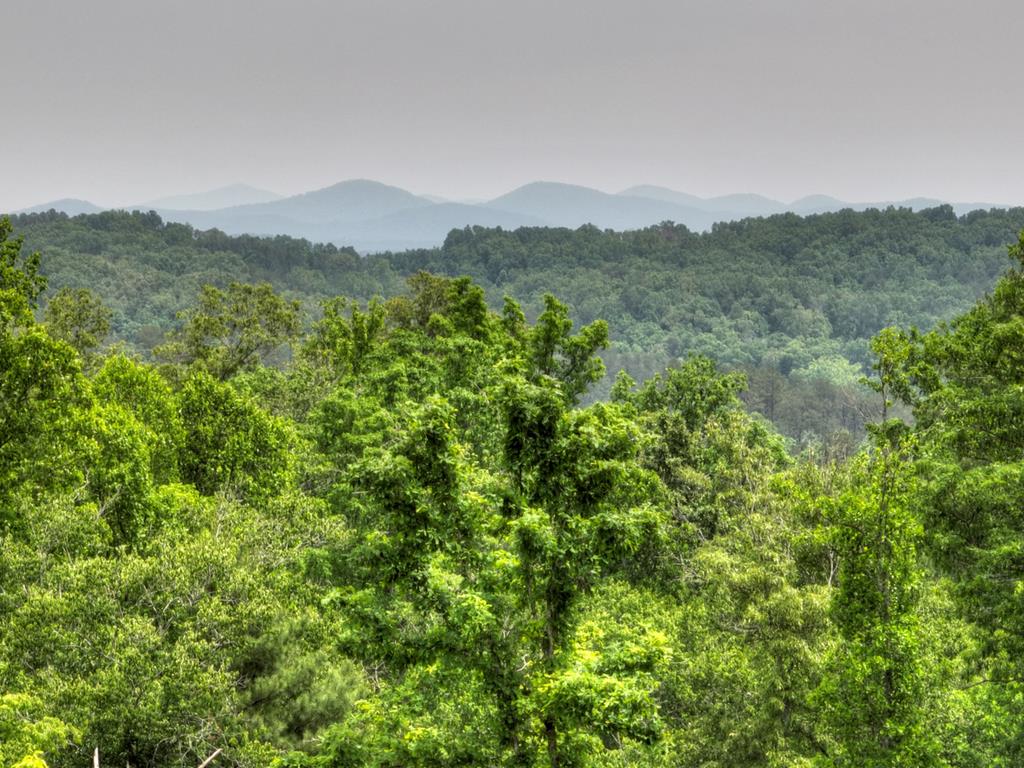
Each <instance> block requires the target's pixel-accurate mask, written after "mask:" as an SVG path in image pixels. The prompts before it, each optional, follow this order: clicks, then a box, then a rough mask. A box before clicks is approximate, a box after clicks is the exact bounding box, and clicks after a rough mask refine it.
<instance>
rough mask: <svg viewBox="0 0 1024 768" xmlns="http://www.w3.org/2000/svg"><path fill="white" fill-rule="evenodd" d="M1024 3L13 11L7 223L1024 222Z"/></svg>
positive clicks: (353, 0) (235, 0) (788, 0)
mask: <svg viewBox="0 0 1024 768" xmlns="http://www.w3.org/2000/svg"><path fill="white" fill-rule="evenodd" d="M1022 28H1024V2H1021V0H972V2H969V3H968V2H963V1H958V2H952V1H951V0H664V1H659V2H654V1H653V0H629V1H628V2H625V1H623V2H611V1H609V0H505V1H502V2H499V1H498V0H274V1H272V0H244V1H243V0H174V1H173V2H171V1H169V0H168V1H166V2H155V1H151V0H89V2H81V0H66V1H63V2H58V0H3V2H2V4H0V78H2V83H3V90H2V105H3V106H2V107H0V112H2V117H0V210H14V209H16V208H20V207H25V206H29V205H33V204H37V203H41V202H45V201H49V200H53V199H57V198H62V197H78V198H83V199H87V200H90V201H92V202H95V203H98V204H102V205H117V204H122V205H124V204H130V203H139V202H144V201H147V200H150V199H153V198H155V197H160V196H163V195H170V194H180V193H188V192H197V191H203V190H207V189H212V188H215V187H219V186H223V185H227V184H231V183H235V182H243V183H248V184H252V185H255V186H258V187H262V188H265V189H270V190H273V191H276V192H279V193H282V194H293V193H297V192H302V191H306V190H310V189H316V188H320V187H324V186H328V185H330V184H333V183H335V182H338V181H341V180H344V179H350V178H370V179H376V180H379V181H383V182H385V183H389V184H394V185H397V186H401V187H404V188H406V189H409V190H411V191H413V192H416V193H419V194H435V195H441V196H446V197H450V198H459V199H465V198H490V197H494V196H497V195H499V194H501V193H503V192H506V191H508V190H510V189H512V188H514V187H516V186H519V185H521V184H524V183H527V182H530V181H535V180H550V181H561V182H568V183H574V184H582V185H587V186H593V187H596V188H598V189H603V190H605V191H608V192H615V191H619V190H621V189H623V188H625V187H628V186H632V185H635V184H659V185H663V186H667V187H671V188H674V189H678V190H681V191H685V192H690V193H693V194H698V195H702V196H708V195H716V194H726V193H731V192H757V193H761V194H765V195H768V196H771V197H775V198H778V199H781V200H785V201H790V200H793V199H795V198H798V197H801V196H803V195H807V194H812V193H824V194H830V195H834V196H837V197H840V198H842V199H845V200H849V201H868V200H876V201H877V200H894V199H902V198H907V197H912V196H929V197H938V198H942V199H946V200H951V201H962V202H976V201H983V202H998V203H1011V204H1020V203H1024V64H1022V63H1021V58H1020V34H1021V32H1020V30H1021V29H1022Z"/></svg>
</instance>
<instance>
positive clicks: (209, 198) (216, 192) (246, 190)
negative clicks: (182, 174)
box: [133, 184, 283, 211]
mask: <svg viewBox="0 0 1024 768" xmlns="http://www.w3.org/2000/svg"><path fill="white" fill-rule="evenodd" d="M282 197H283V195H279V194H277V193H276V192H268V191H267V190H265V189H257V188H256V187H250V186H249V185H248V184H230V185H229V186H226V187H219V188H218V189H211V190H210V191H209V192H197V193H193V194H188V195H172V196H171V197H161V198H158V199H156V200H150V201H149V202H148V203H143V204H142V205H140V206H133V207H139V208H146V209H149V208H152V209H154V210H157V209H167V208H169V209H171V210H175V211H215V210H217V209H218V208H231V207H232V206H235V205H254V204H257V203H270V202H273V201H274V200H280V199H281V198H282Z"/></svg>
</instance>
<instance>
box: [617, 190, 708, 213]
mask: <svg viewBox="0 0 1024 768" xmlns="http://www.w3.org/2000/svg"><path fill="white" fill-rule="evenodd" d="M619 195H621V196H622V197H646V198H648V199H649V200H661V201H662V202H663V203H674V204H675V205H684V206H687V207H690V208H698V209H701V210H704V204H705V202H706V201H705V200H704V198H703V197H697V196H696V195H690V194H687V193H686V192H677V191H676V190H674V189H669V188H668V187H657V186H654V185H653V184H640V185H639V186H636V187H630V188H629V189H624V190H622V191H621V192H619Z"/></svg>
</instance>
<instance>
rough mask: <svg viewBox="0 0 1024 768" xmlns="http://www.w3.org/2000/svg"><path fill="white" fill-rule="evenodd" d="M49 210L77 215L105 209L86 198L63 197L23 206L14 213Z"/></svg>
mask: <svg viewBox="0 0 1024 768" xmlns="http://www.w3.org/2000/svg"><path fill="white" fill-rule="evenodd" d="M50 210H53V211H59V212H60V213H66V214H67V215H68V216H78V215H80V214H83V213H99V212H100V211H102V210H105V209H104V208H100V206H98V205H94V204H93V203H90V202H89V201H88V200H78V199H76V198H73V197H65V198H61V199H60V200H54V201H52V202H49V203H43V204H41V205H33V206H32V207H31V208H23V209H22V210H20V211H15V213H44V212H46V211H50Z"/></svg>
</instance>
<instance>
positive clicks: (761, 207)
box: [20, 179, 1006, 252]
mask: <svg viewBox="0 0 1024 768" xmlns="http://www.w3.org/2000/svg"><path fill="white" fill-rule="evenodd" d="M944 202H946V201H942V200H936V199H930V198H914V199H911V200H898V201H880V202H863V203H851V202H847V201H843V200H839V199H837V198H834V197H828V196H826V195H811V196H808V197H804V198H801V199H799V200H796V201H794V202H792V203H788V204H787V203H783V202H780V201H778V200H773V199H771V198H767V197H763V196H761V195H756V194H732V195H724V196H719V197H711V198H702V197H698V196H696V195H691V194H687V193H685V192H679V191H676V190H673V189H668V188H666V187H658V186H650V185H643V186H635V187H630V188H628V189H625V190H623V191H622V192H619V193H617V194H609V193H607V192H602V191H600V190H596V189H591V188H589V187H581V186H576V185H572V184H561V183H555V182H545V181H539V182H533V183H531V184H526V185H525V186H522V187H519V188H518V189H514V190H512V191H511V192H508V193H506V194H504V195H501V196H500V197H497V198H494V199H493V200H489V201H485V202H472V203H470V202H454V201H448V200H444V199H443V198H439V197H435V196H428V195H415V194H413V193H411V192H409V191H407V190H404V189H401V188H399V187H394V186H389V185H386V184H381V183H379V182H376V181H369V180H366V179H354V180H350V181H343V182H340V183H338V184H334V185H332V186H330V187H325V188H323V189H318V190H314V191H311V192H305V193H302V194H298V195H292V196H290V197H282V196H280V195H277V194H275V193H273V192H269V191H267V190H262V189H257V188H255V187H250V186H246V185H243V184H235V185H231V186H228V187H222V188H219V189H215V190H211V191H208V192H202V193H196V194H188V195H177V196H172V197H164V198H160V199H158V200H152V201H149V202H147V203H142V204H138V205H127V206H123V207H124V208H127V209H129V210H155V211H156V212H157V213H159V214H160V216H161V217H163V218H164V219H165V220H167V221H175V222H182V223H188V224H191V225H192V226H194V227H196V228H198V229H211V228H216V229H220V230H222V231H224V232H226V233H227V234H231V235H239V234H254V235H279V234H280V235H291V236H293V237H305V238H308V239H310V240H313V241H321V242H324V241H325V242H333V243H336V244H338V245H352V246H354V247H355V248H357V249H358V250H360V251H362V252H374V251H385V250H403V249H407V248H418V247H432V246H436V245H439V244H440V243H442V242H443V241H444V238H445V236H446V235H447V234H448V232H450V231H451V230H452V229H459V228H462V227H466V226H471V225H479V226H487V227H497V226H500V227H503V228H506V229H515V228H517V227H524V226H555V227H570V228H576V227H579V226H582V225H584V224H593V225H595V226H597V227H599V228H601V229H615V230H628V229H640V228H643V227H647V226H651V225H653V224H657V223H659V222H662V221H674V222H676V223H680V224H685V225H686V226H687V227H689V228H690V229H693V230H695V231H704V230H708V229H710V228H711V225H712V224H714V223H715V222H717V221H735V220H738V219H743V218H748V217H756V216H771V215H774V214H779V213H787V212H791V213H796V214H799V215H809V214H814V213H825V212H828V211H838V210H842V209H844V208H852V209H854V210H864V209H867V208H885V207H888V206H896V207H904V208H912V209H914V210H920V209H922V208H929V207H934V206H936V205H941V204H942V203H944ZM952 205H953V208H954V210H955V211H956V212H957V213H958V214H962V213H966V212H967V211H970V210H976V209H979V208H981V209H989V208H1002V207H1006V206H1002V205H996V204H989V203H952ZM50 209H55V210H58V211H63V212H65V213H67V214H68V215H72V216H74V215H78V214H81V213H95V212H97V211H100V210H103V209H102V208H101V207H100V206H97V205H94V204H92V203H90V202H88V201H85V200H75V199H62V200H55V201H53V202H51V203H44V204H42V205H37V206H33V207H32V208H27V209H25V210H24V211H20V212H29V213H31V212H39V211H46V210H50Z"/></svg>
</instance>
